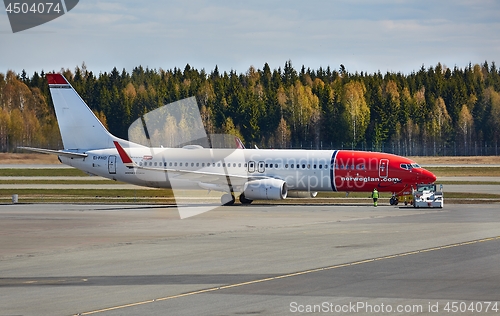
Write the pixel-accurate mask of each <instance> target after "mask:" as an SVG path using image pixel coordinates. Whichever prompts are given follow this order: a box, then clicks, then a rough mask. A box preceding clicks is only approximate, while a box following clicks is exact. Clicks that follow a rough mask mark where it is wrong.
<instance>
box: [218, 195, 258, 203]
mask: <svg viewBox="0 0 500 316" xmlns="http://www.w3.org/2000/svg"><path fill="white" fill-rule="evenodd" d="M235 200H236V199H235V197H234V195H233V194H229V193H226V194H224V195H223V196H221V198H220V203H221V204H222V205H224V206H231V205H233V204H234V202H235ZM239 200H240V202H241V204H247V205H248V204H251V203H252V202H253V200H250V199H247V198H246V197H245V194H243V193H241V194H240V197H239Z"/></svg>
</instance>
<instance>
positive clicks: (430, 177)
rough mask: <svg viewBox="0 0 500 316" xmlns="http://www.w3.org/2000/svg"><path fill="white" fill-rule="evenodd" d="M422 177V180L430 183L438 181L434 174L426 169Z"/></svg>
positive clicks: (423, 170)
mask: <svg viewBox="0 0 500 316" xmlns="http://www.w3.org/2000/svg"><path fill="white" fill-rule="evenodd" d="M422 176H423V177H422V178H424V179H426V181H428V182H429V183H434V182H436V179H437V178H436V176H435V175H434V173H432V172H430V171H429V170H426V169H422Z"/></svg>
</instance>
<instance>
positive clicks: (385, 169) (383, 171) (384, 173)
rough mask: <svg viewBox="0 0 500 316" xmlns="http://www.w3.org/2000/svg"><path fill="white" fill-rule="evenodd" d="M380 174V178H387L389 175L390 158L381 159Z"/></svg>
mask: <svg viewBox="0 0 500 316" xmlns="http://www.w3.org/2000/svg"><path fill="white" fill-rule="evenodd" d="M378 176H379V177H380V178H387V177H388V176H389V159H380V163H379V165H378Z"/></svg>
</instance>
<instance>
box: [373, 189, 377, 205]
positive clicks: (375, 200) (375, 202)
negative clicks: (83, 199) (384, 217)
mask: <svg viewBox="0 0 500 316" xmlns="http://www.w3.org/2000/svg"><path fill="white" fill-rule="evenodd" d="M372 199H373V206H375V207H377V201H378V191H377V188H375V189H373V192H372Z"/></svg>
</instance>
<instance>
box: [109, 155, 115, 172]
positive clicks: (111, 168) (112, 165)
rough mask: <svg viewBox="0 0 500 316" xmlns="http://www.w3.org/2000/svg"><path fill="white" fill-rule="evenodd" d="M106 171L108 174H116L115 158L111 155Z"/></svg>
mask: <svg viewBox="0 0 500 316" xmlns="http://www.w3.org/2000/svg"><path fill="white" fill-rule="evenodd" d="M108 171H109V173H110V174H115V173H116V156H113V155H111V156H109V157H108Z"/></svg>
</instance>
